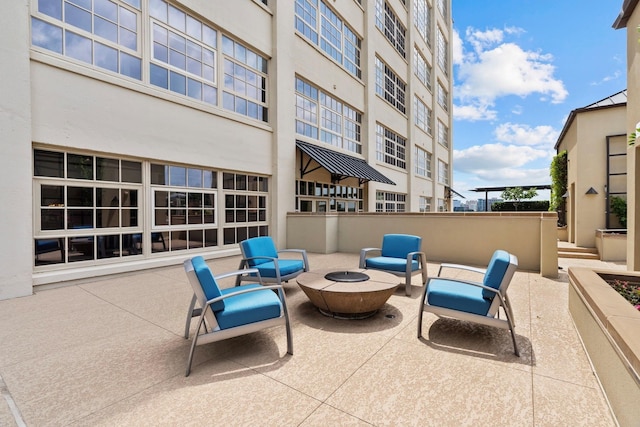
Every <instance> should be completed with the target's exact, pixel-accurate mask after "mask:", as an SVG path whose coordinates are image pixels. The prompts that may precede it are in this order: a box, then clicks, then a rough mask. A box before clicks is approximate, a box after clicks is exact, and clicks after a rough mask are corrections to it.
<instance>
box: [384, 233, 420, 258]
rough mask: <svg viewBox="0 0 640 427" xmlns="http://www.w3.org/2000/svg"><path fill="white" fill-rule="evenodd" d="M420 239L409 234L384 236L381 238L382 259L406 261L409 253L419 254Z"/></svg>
mask: <svg viewBox="0 0 640 427" xmlns="http://www.w3.org/2000/svg"><path fill="white" fill-rule="evenodd" d="M421 245H422V237H419V236H411V235H409V234H385V235H384V237H383V238H382V248H381V249H382V253H381V255H382V256H383V257H392V258H403V259H407V254H408V253H409V252H420V247H421Z"/></svg>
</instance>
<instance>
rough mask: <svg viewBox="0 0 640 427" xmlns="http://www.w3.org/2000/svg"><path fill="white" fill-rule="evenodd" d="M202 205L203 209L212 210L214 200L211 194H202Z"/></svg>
mask: <svg viewBox="0 0 640 427" xmlns="http://www.w3.org/2000/svg"><path fill="white" fill-rule="evenodd" d="M202 196H203V199H204V201H203V205H202V206H204V207H205V208H212V207H214V206H215V200H214V195H213V194H203V195H202Z"/></svg>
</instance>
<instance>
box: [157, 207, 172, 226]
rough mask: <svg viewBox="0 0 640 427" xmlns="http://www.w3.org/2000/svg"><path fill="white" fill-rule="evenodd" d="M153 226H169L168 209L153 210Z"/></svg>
mask: <svg viewBox="0 0 640 427" xmlns="http://www.w3.org/2000/svg"><path fill="white" fill-rule="evenodd" d="M155 225H169V209H156V210H155Z"/></svg>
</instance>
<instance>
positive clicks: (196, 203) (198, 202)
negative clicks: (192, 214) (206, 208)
mask: <svg viewBox="0 0 640 427" xmlns="http://www.w3.org/2000/svg"><path fill="white" fill-rule="evenodd" d="M188 203H189V207H190V208H201V207H202V193H189V201H188Z"/></svg>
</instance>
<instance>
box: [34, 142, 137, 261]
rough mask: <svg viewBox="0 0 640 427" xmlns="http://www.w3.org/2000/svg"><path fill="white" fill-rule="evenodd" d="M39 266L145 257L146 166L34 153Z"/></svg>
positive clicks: (127, 162) (64, 154)
mask: <svg viewBox="0 0 640 427" xmlns="http://www.w3.org/2000/svg"><path fill="white" fill-rule="evenodd" d="M33 156H34V157H33V158H34V164H33V166H34V169H33V170H34V193H35V196H36V200H38V205H37V210H36V214H35V224H34V228H35V229H34V236H35V241H34V248H35V265H36V266H40V265H48V264H66V263H72V262H77V261H93V260H96V259H105V258H120V257H126V256H132V255H139V254H141V253H142V243H143V240H142V221H141V219H140V216H141V215H140V214H141V203H142V164H141V163H140V162H137V161H130V160H124V159H117V158H108V157H99V156H92V155H83V154H74V153H65V152H57V151H47V150H34V153H33Z"/></svg>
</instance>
